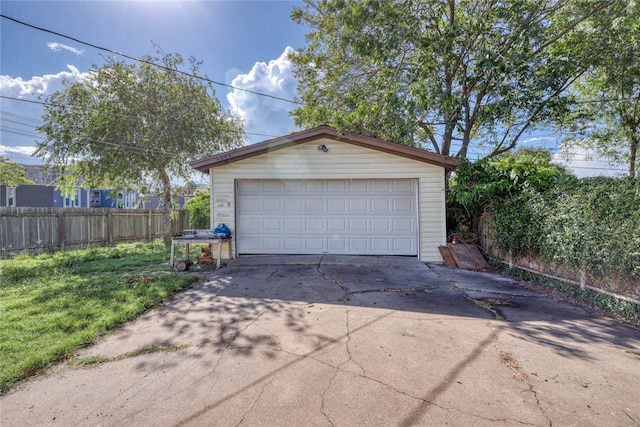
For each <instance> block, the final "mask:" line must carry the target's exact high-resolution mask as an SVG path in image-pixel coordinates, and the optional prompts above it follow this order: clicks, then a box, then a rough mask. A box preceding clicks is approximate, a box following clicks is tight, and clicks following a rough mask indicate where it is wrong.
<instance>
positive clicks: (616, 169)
mask: <svg viewBox="0 0 640 427" xmlns="http://www.w3.org/2000/svg"><path fill="white" fill-rule="evenodd" d="M553 161H554V163H556V164H559V165H562V166H565V167H567V169H569V170H570V171H571V172H573V173H574V174H575V175H576V176H577V177H578V178H586V177H590V176H619V175H623V174H624V173H625V172H626V167H625V165H624V164H610V161H609V160H608V159H604V158H602V156H601V155H599V154H598V153H595V152H594V151H593V150H590V149H588V148H585V147H579V146H575V147H570V148H567V147H563V148H562V149H561V150H560V151H559V152H557V153H556V154H554V155H553Z"/></svg>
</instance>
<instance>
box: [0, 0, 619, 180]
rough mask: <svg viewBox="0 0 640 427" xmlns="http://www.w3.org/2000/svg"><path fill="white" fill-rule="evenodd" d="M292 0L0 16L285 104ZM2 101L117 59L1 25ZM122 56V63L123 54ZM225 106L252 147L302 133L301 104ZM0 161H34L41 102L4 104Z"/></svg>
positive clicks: (553, 140) (298, 40)
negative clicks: (171, 56) (190, 62)
mask: <svg viewBox="0 0 640 427" xmlns="http://www.w3.org/2000/svg"><path fill="white" fill-rule="evenodd" d="M296 5H298V6H301V5H302V3H301V2H292V1H270V0H263V1H240V0H236V1H213V0H208V1H151V0H146V1H107V0H100V1H29V0H27V1H25V0H17V1H16V0H2V2H1V3H0V11H1V12H2V14H4V15H7V16H9V17H12V18H15V19H17V20H20V21H23V22H26V23H28V24H31V25H34V26H37V27H42V28H46V29H48V30H51V31H53V32H57V33H61V34H64V35H67V36H71V37H73V38H75V39H78V40H81V41H84V42H88V43H91V44H94V45H97V46H101V47H104V48H108V49H110V50H113V51H117V52H122V53H124V54H127V55H129V56H133V57H137V56H141V55H145V54H155V52H156V47H155V46H154V44H156V45H158V46H160V47H161V48H162V49H163V50H164V51H165V52H179V53H181V54H182V55H183V56H184V57H185V58H186V57H188V56H191V55H193V56H195V57H196V58H198V59H199V60H202V61H203V65H202V67H201V70H200V71H201V72H202V73H204V74H206V75H207V76H208V77H209V78H210V79H212V80H215V81H218V82H223V83H225V84H230V85H233V86H235V87H239V88H245V89H251V90H254V91H257V92H260V93H266V94H270V95H274V96H277V97H281V98H285V99H293V98H294V97H295V95H296V80H295V77H294V75H293V68H292V66H291V63H290V61H289V60H288V58H287V55H288V54H289V53H290V52H292V51H293V50H295V49H298V48H301V47H303V46H304V44H305V33H306V32H307V28H306V27H305V26H303V25H299V24H296V23H294V22H293V21H292V20H291V18H290V14H291V11H292V9H293V7H294V6H296ZM0 40H1V42H0V43H1V45H0V95H2V96H6V97H11V98H20V99H23V100H36V101H42V100H43V98H39V97H42V96H46V95H49V94H51V93H53V92H55V91H56V90H59V89H61V88H62V84H61V82H62V80H63V79H65V78H66V79H73V78H74V77H75V76H77V75H79V74H82V73H85V72H86V71H87V70H88V69H89V68H90V67H91V65H92V64H97V65H102V64H104V63H105V62H106V59H107V58H108V57H109V56H113V55H112V54H110V53H108V52H105V51H101V50H99V49H96V48H93V47H90V46H86V45H83V44H81V43H78V42H76V41H73V40H69V39H67V38H64V37H60V36H56V35H54V34H50V33H46V32H42V31H39V30H36V29H33V28H29V27H27V26H24V25H21V24H18V23H15V22H12V21H10V20H8V19H4V18H2V19H0ZM116 58H117V59H119V60H120V59H124V58H121V57H117V56H116ZM215 89H216V95H217V97H218V98H219V99H220V101H221V102H222V104H223V106H224V107H225V108H226V109H228V110H229V111H230V112H232V113H234V114H237V115H238V116H240V117H242V118H243V119H244V120H245V130H246V131H247V133H248V140H247V141H246V143H254V142H258V141H262V140H265V139H269V138H270V137H272V136H280V135H283V134H287V133H289V132H290V131H293V130H296V128H295V126H294V124H293V121H292V119H291V118H290V116H289V114H288V113H289V112H290V111H291V110H292V109H293V107H294V105H293V104H291V103H287V102H283V101H278V100H275V99H272V98H268V97H260V96H257V95H252V94H250V93H247V92H242V91H238V90H233V89H229V88H226V87H222V86H216V88H215ZM0 109H1V111H2V115H1V118H2V122H1V129H0V130H1V133H0V155H4V156H7V157H9V158H10V159H11V160H13V161H16V162H20V163H41V161H40V159H36V158H33V157H31V156H30V153H31V152H32V151H33V149H34V147H35V144H36V143H35V141H36V140H39V139H41V138H42V137H41V136H39V135H37V134H36V133H35V128H36V127H37V126H38V124H39V123H41V121H40V117H41V115H42V107H41V106H40V105H38V104H32V103H27V102H20V101H15V100H8V99H0ZM523 142H525V143H528V145H536V146H540V145H542V146H551V147H554V146H556V145H557V144H558V138H557V136H556V135H554V134H553V132H542V133H535V134H532V135H529V136H528V141H527V140H525V141H523ZM573 157H574V159H576V161H575V162H574V166H578V169H575V172H576V173H577V174H578V175H586V174H602V173H604V172H606V170H605V169H607V164H606V162H603V161H591V160H588V159H587V160H583V159H585V158H587V157H588V153H583V152H579V151H578V152H574V155H573Z"/></svg>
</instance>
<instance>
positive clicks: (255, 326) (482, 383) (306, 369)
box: [0, 255, 640, 427]
mask: <svg viewBox="0 0 640 427" xmlns="http://www.w3.org/2000/svg"><path fill="white" fill-rule="evenodd" d="M169 345H173V346H175V347H174V351H166V352H157V353H150V354H141V355H137V356H135V355H131V356H129V357H121V358H119V359H118V360H114V361H110V362H106V363H102V364H97V365H93V366H91V367H88V368H78V367H73V366H70V365H68V364H62V365H60V366H58V367H56V368H55V369H53V370H52V371H51V372H50V373H49V374H48V375H46V376H44V377H42V378H38V379H36V380H34V381H30V382H27V383H25V384H24V385H22V386H21V387H19V388H18V389H17V390H14V391H12V392H11V393H9V394H7V395H5V396H3V397H2V398H0V399H1V400H0V415H1V418H0V424H1V425H2V426H3V427H6V426H24V425H136V426H146V425H149V426H151V425H153V426H159V425H160V426H164V425H202V426H210V425H216V426H236V425H261V426H303V425H304V426H307V425H319V426H329V425H332V426H352V425H371V426H389V425H398V426H410V425H465V426H466V425H474V426H482V425H521V424H527V425H536V426H548V425H563V426H569V425H576V426H578V425H579V426H587V425H593V426H604V425H615V426H624V425H635V424H634V420H636V422H639V421H640V369H638V366H640V365H639V363H638V362H640V332H639V331H638V330H636V329H631V328H628V327H625V326H622V325H620V324H618V323H616V322H613V321H611V320H607V319H601V318H594V317H592V316H591V315H590V314H588V313H587V312H586V311H584V310H582V309H581V308H579V307H576V306H573V305H570V304H567V303H562V302H558V301H555V300H552V299H550V298H547V297H545V296H542V295H539V294H536V293H534V292H531V291H528V290H526V289H524V288H522V287H521V286H519V285H518V283H516V282H514V281H511V280H509V279H505V278H503V277H500V276H497V275H492V274H486V273H473V272H466V271H460V270H451V269H447V268H444V267H442V266H433V265H429V266H427V265H425V264H423V263H421V262H420V261H418V260H417V259H415V258H404V257H340V256H328V255H327V256H300V257H247V258H240V259H237V260H234V261H232V262H231V263H230V264H229V265H228V266H227V267H225V268H223V269H221V270H219V271H218V272H216V273H215V274H212V275H211V276H210V277H209V278H208V279H207V280H206V282H205V283H203V284H201V285H199V286H196V287H195V288H193V289H191V290H188V291H186V292H183V293H182V294H180V295H178V296H177V297H175V298H174V299H173V300H172V301H171V302H169V303H168V304H166V305H165V306H163V307H160V308H158V309H156V310H152V311H151V312H149V313H147V314H145V315H144V316H142V317H141V318H139V319H138V320H136V321H134V322H131V323H129V324H127V325H126V326H125V327H123V328H122V329H120V330H118V331H116V332H114V333H113V334H111V335H109V336H107V337H105V338H104V339H103V340H101V341H100V342H99V343H98V344H96V345H94V346H92V347H90V348H87V349H86V350H84V351H82V352H81V353H80V354H79V355H78V358H80V359H82V358H87V357H92V356H100V357H111V358H115V357H118V356H122V355H125V354H127V353H129V352H135V351H136V350H140V349H143V348H151V347H154V346H155V347H157V346H169ZM132 354H133V353H132Z"/></svg>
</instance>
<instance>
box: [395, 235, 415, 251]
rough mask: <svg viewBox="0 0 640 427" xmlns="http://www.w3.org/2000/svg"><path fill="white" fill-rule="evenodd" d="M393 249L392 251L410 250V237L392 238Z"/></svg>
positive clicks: (411, 243)
mask: <svg viewBox="0 0 640 427" xmlns="http://www.w3.org/2000/svg"><path fill="white" fill-rule="evenodd" d="M392 242H393V250H394V251H399V252H402V251H408V250H411V248H412V245H413V242H412V241H411V239H402V238H393V239H392Z"/></svg>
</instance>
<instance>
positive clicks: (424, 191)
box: [210, 139, 446, 262]
mask: <svg viewBox="0 0 640 427" xmlns="http://www.w3.org/2000/svg"><path fill="white" fill-rule="evenodd" d="M319 144H325V145H326V147H327V148H328V152H326V153H324V152H322V151H319V150H318V148H317V146H318V145H319ZM210 174H211V178H210V179H211V189H212V200H211V211H212V215H211V225H212V227H214V226H215V225H217V224H220V223H225V224H227V225H228V226H229V227H230V228H231V230H232V231H234V230H235V203H234V197H235V182H236V180H248V179H281V180H300V179H372V178H373V179H375V178H409V179H411V178H412V179H418V183H419V190H418V199H419V200H418V202H419V209H418V215H419V228H420V230H419V233H420V235H419V254H420V259H421V260H423V261H426V262H442V258H441V256H440V253H439V251H438V246H439V245H442V244H444V243H445V242H446V235H445V233H446V230H445V193H444V169H443V168H442V167H440V166H435V165H431V164H428V163H424V162H419V161H416V160H412V159H408V158H405V157H401V156H396V155H393V154H387V153H383V152H380V151H377V150H372V149H369V148H364V147H360V146H357V145H353V144H348V143H344V142H340V141H335V140H332V139H319V140H316V141H312V142H307V143H304V144H299V145H295V146H292V147H288V148H284V149H280V150H277V151H274V152H271V153H267V154H262V155H258V156H255V157H251V158H248V159H244V160H240V161H237V162H233V163H230V164H228V165H224V166H218V167H214V168H211V169H210Z"/></svg>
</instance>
